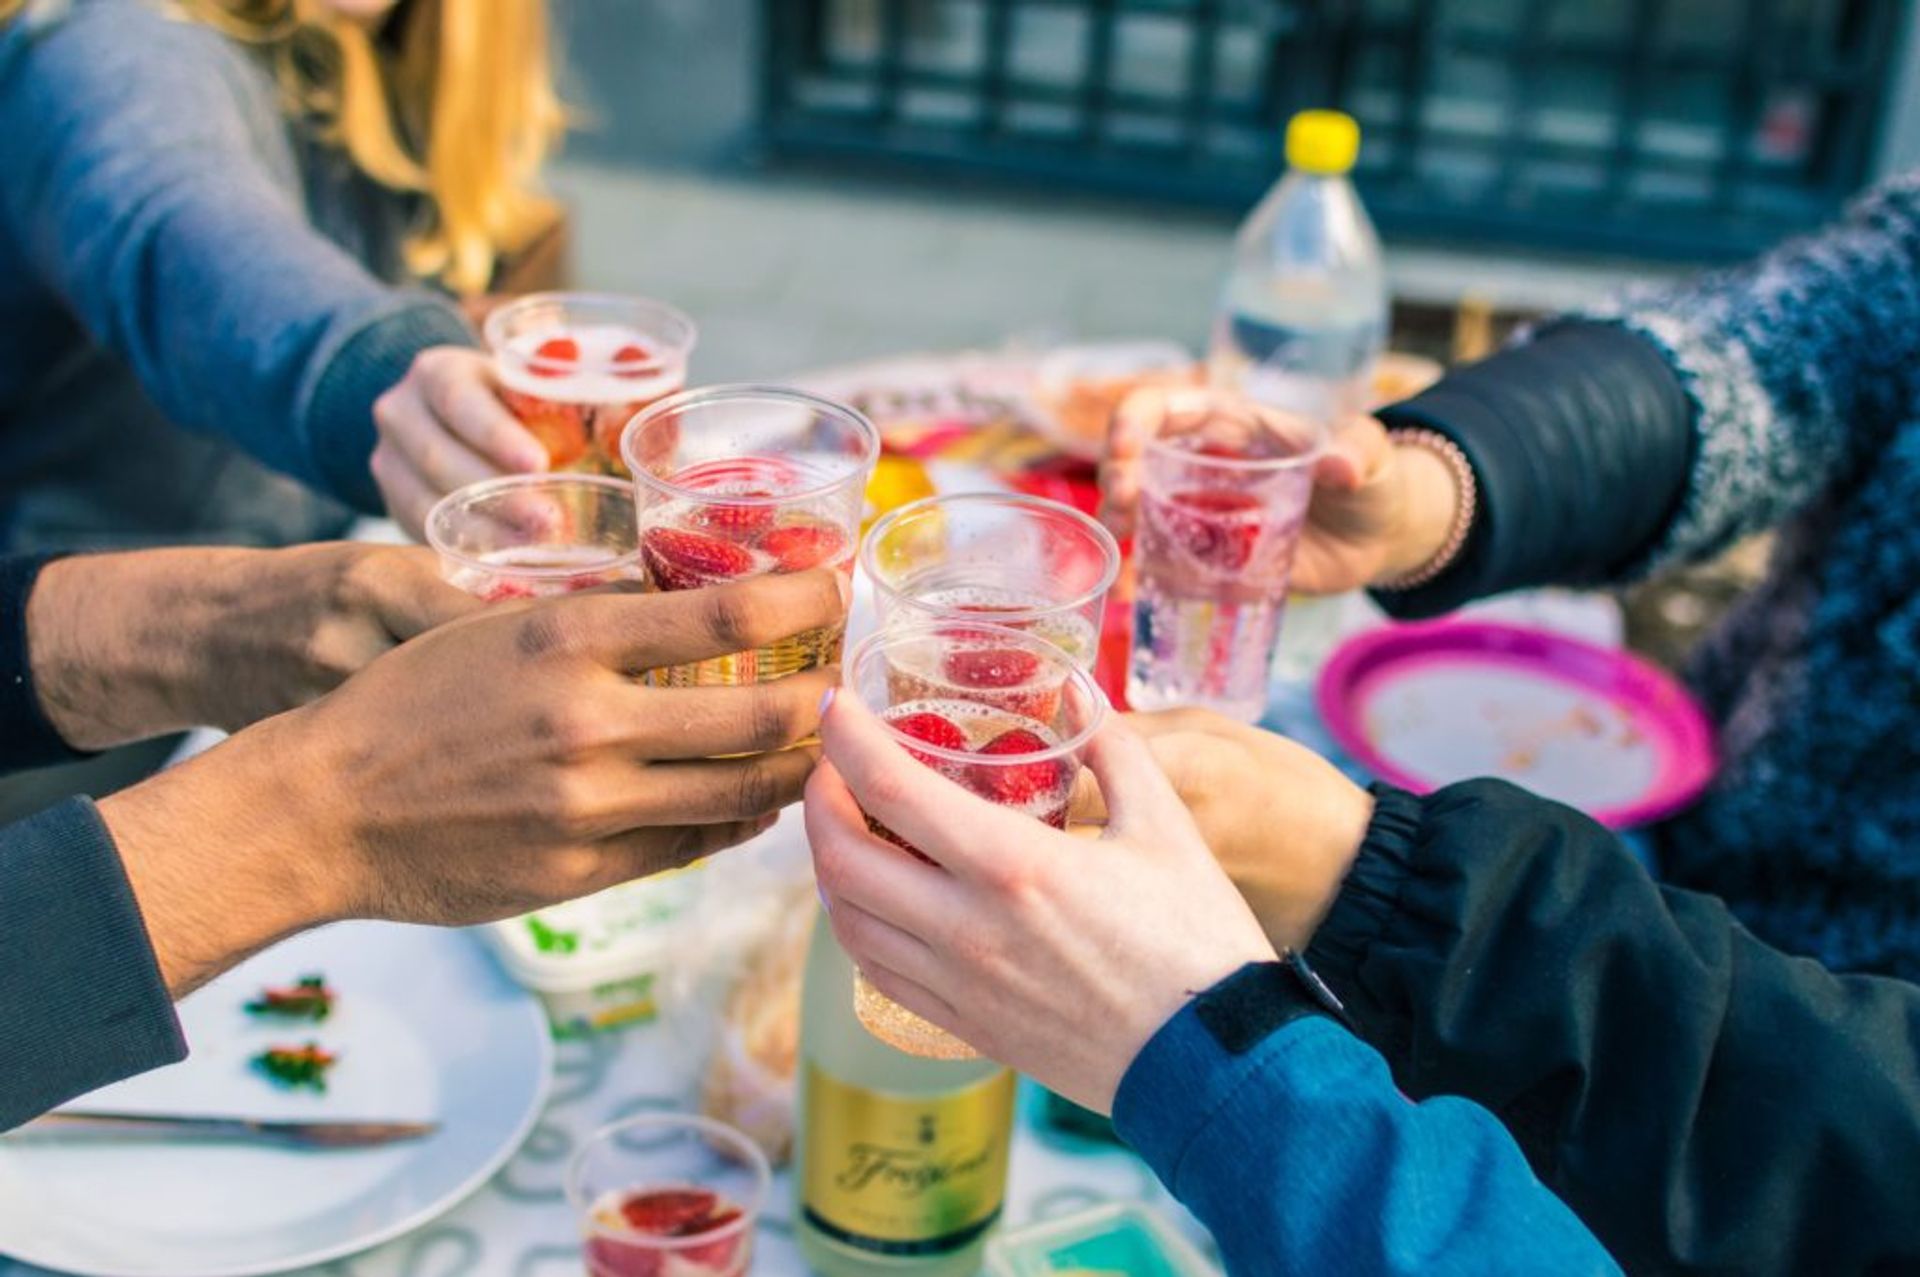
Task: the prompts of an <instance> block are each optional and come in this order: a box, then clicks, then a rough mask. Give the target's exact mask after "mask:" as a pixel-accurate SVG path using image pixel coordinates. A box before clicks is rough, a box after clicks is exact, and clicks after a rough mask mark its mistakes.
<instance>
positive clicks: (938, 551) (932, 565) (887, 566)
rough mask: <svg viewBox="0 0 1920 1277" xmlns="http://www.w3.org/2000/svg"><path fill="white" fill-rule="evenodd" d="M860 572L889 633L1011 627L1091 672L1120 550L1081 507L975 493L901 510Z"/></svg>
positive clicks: (865, 551)
mask: <svg viewBox="0 0 1920 1277" xmlns="http://www.w3.org/2000/svg"><path fill="white" fill-rule="evenodd" d="M860 565H861V567H862V568H863V569H864V570H865V571H866V574H867V579H868V580H869V581H872V582H873V584H874V598H875V603H876V606H877V608H878V611H879V614H880V623H881V625H882V626H885V627H888V628H895V627H903V626H914V625H927V624H936V623H940V622H947V621H979V622H987V623H990V624H994V625H1005V626H1008V627H1010V628H1013V629H1019V630H1026V631H1028V632H1029V633H1032V634H1035V635H1037V636H1039V637H1041V638H1044V639H1046V640H1047V641H1048V642H1050V643H1052V644H1054V645H1055V646H1056V647H1061V648H1064V649H1066V650H1067V651H1068V652H1070V653H1071V654H1072V655H1073V658H1074V659H1075V660H1076V661H1078V662H1079V663H1080V665H1081V666H1082V667H1083V668H1087V669H1091V668H1092V667H1093V663H1094V660H1095V658H1096V657H1097V656H1098V655H1099V652H1100V622H1101V620H1102V619H1103V616H1104V614H1105V611H1106V599H1107V592H1108V590H1110V589H1112V587H1113V582H1114V578H1115V577H1117V576H1118V575H1119V573H1120V547H1119V546H1118V545H1117V544H1115V542H1114V539H1113V534H1112V533H1110V532H1108V531H1107V530H1106V529H1105V528H1103V527H1101V526H1100V525H1099V524H1098V523H1096V522H1094V521H1093V520H1092V519H1089V518H1088V517H1087V516H1086V515H1084V514H1081V513H1080V512H1079V511H1078V510H1075V509H1073V508H1072V507H1071V506H1066V505H1062V504H1060V503H1059V502H1057V501H1047V500H1043V499H1042V498H1039V497H1028V496H1015V495H1011V494H1005V493H993V492H975V493H963V494H957V495H954V496H945V497H929V498H927V499H926V500H924V501H915V502H914V503H913V504H911V505H905V506H901V507H900V508H899V509H898V510H895V511H893V512H892V513H891V514H889V515H887V516H886V517H885V518H883V519H881V520H880V521H879V522H878V523H875V524H874V525H873V527H872V529H871V530H870V531H869V532H868V533H867V538H866V541H865V542H864V543H863V544H862V545H861V547H860Z"/></svg>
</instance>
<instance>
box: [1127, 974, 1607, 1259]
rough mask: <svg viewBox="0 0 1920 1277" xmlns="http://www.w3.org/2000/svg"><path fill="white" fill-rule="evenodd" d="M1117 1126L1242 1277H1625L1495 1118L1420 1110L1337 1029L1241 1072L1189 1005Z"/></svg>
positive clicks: (1298, 1033) (1135, 1076)
mask: <svg viewBox="0 0 1920 1277" xmlns="http://www.w3.org/2000/svg"><path fill="white" fill-rule="evenodd" d="M1113 1116H1114V1122H1115V1125H1116V1127H1117V1129H1118V1130H1119V1132H1120V1135H1121V1138H1123V1139H1124V1140H1126V1142H1127V1143H1128V1144H1129V1145H1130V1146H1131V1147H1132V1148H1133V1149H1134V1150H1135V1151H1136V1152H1138V1153H1139V1154H1140V1155H1141V1156H1142V1157H1143V1158H1145V1159H1146V1161H1147V1163H1148V1164H1149V1165H1150V1166H1152V1167H1153V1170H1154V1173H1155V1174H1157V1175H1158V1176H1159V1177H1160V1179H1161V1180H1162V1182H1164V1183H1165V1184H1166V1185H1167V1187H1168V1189H1169V1190H1170V1191H1172V1193H1173V1194H1174V1196H1175V1197H1177V1198H1179V1199H1180V1200H1181V1201H1182V1202H1183V1203H1185V1204H1186V1206H1187V1207H1188V1208H1189V1209H1190V1210H1192V1211H1193V1212H1194V1214H1196V1215H1197V1216H1199V1218H1200V1220H1201V1222H1202V1223H1204V1224H1205V1225H1206V1226H1207V1227H1208V1229H1210V1230H1211V1231H1212V1233H1213V1235H1214V1238H1215V1240H1217V1241H1218V1242H1219V1243H1220V1248H1221V1251H1222V1253H1223V1254H1224V1255H1225V1257H1226V1260H1227V1270H1228V1271H1229V1272H1230V1273H1233V1274H1235V1275H1236V1277H1238V1275H1240V1274H1247V1275H1249V1277H1252V1275H1256V1274H1257V1275H1260V1277H1265V1275H1267V1274H1274V1273H1283V1272H1298V1273H1340V1274H1342V1275H1343V1277H1402V1275H1405V1277H1411V1275H1412V1274H1420V1275H1421V1277H1461V1275H1464V1274H1476V1275H1483V1274H1514V1275H1515V1277H1521V1275H1524V1277H1548V1275H1552V1277H1560V1275H1562V1274H1567V1275H1573V1274H1603V1273H1617V1272H1618V1271H1619V1269H1618V1268H1617V1267H1616V1266H1615V1265H1614V1263H1613V1261H1612V1260H1611V1259H1609V1258H1608V1256H1607V1253H1606V1251H1605V1250H1603V1249H1602V1248H1601V1246H1600V1244H1599V1243H1598V1242H1596V1241H1595V1240H1594V1239H1593V1237H1592V1236H1591V1234H1589V1233H1588V1232H1587V1230H1586V1229H1585V1228H1584V1227H1582V1226H1581V1224H1580V1222H1579V1221H1578V1220H1577V1219H1575V1218H1574V1215H1573V1213H1572V1212H1571V1211H1570V1210H1568V1209H1567V1208H1566V1206H1565V1205H1563V1204H1562V1203H1561V1202H1560V1201H1559V1199H1557V1198H1555V1197H1554V1196H1553V1195H1552V1194H1551V1193H1549V1192H1548V1191H1547V1190H1546V1189H1545V1188H1543V1187H1542V1186H1541V1185H1540V1183H1539V1181H1538V1180H1536V1179H1535V1178H1534V1177H1533V1174H1532V1172H1531V1171H1529V1170H1528V1169H1527V1164H1526V1161H1525V1159H1524V1158H1523V1157H1522V1156H1521V1154H1520V1150H1519V1149H1518V1148H1517V1147H1515V1146H1514V1143H1513V1141H1512V1140H1511V1139H1510V1138H1508V1136H1507V1133H1506V1131H1505V1130H1504V1129H1503V1128H1502V1127H1501V1126H1500V1124H1499V1123H1498V1122H1496V1121H1494V1119H1493V1117H1492V1116H1491V1115H1490V1114H1488V1113H1487V1112H1486V1111H1485V1110H1484V1109H1481V1108H1479V1107H1477V1106H1475V1105H1473V1104H1470V1103H1468V1102H1467V1101H1465V1100H1457V1099H1434V1100H1428V1101H1426V1102H1425V1103H1422V1104H1415V1103H1413V1102H1412V1101H1410V1100H1408V1099H1406V1098H1404V1097H1403V1096H1402V1095H1401V1094H1400V1093H1399V1092H1398V1091H1397V1090H1395V1089H1394V1085H1393V1079H1392V1077H1391V1076H1390V1075H1389V1074H1388V1072H1387V1066H1386V1064H1385V1062H1384V1061H1383V1060H1382V1059H1381V1058H1380V1056H1379V1055H1378V1054H1376V1053H1375V1052H1374V1051H1373V1049H1372V1048H1371V1047H1368V1046H1367V1045H1365V1044H1364V1043H1362V1042H1361V1041H1359V1039H1357V1038H1355V1037H1353V1036H1352V1035H1351V1034H1349V1033H1348V1032H1346V1031H1345V1030H1344V1029H1342V1028H1340V1027H1339V1026H1338V1025H1337V1024H1335V1023H1334V1022H1333V1021H1331V1020H1328V1019H1326V1018H1324V1017H1320V1016H1309V1017H1306V1018H1303V1019H1297V1020H1294V1021H1293V1022H1292V1023H1290V1024H1288V1025H1286V1026H1285V1027H1283V1028H1281V1029H1280V1030H1279V1031H1277V1032H1275V1033H1273V1034H1271V1035H1270V1036H1268V1037H1267V1038H1266V1039H1265V1040H1264V1041H1262V1042H1260V1043H1259V1044H1258V1045H1256V1046H1254V1047H1253V1048H1252V1049H1251V1050H1249V1051H1247V1052H1246V1053H1245V1054H1242V1055H1233V1054H1230V1053H1229V1052H1228V1051H1227V1050H1226V1049H1225V1048H1223V1047H1222V1046H1221V1045H1220V1044H1219V1042H1218V1041H1216V1040H1215V1038H1214V1037H1213V1035H1212V1034H1211V1033H1209V1032H1208V1030H1207V1029H1206V1027H1205V1026H1204V1025H1203V1024H1202V1023H1201V1021H1200V1018H1199V1016H1198V1015H1197V1014H1196V1012H1195V1009H1194V1007H1193V1006H1191V1005H1189V1006H1188V1007H1186V1008H1185V1009H1183V1010H1182V1011H1181V1012H1180V1013H1179V1014H1178V1015H1176V1016H1174V1017H1173V1019H1172V1020H1170V1021H1168V1022H1167V1024H1166V1025H1165V1026H1164V1027H1162V1028H1161V1030H1160V1032H1159V1033H1158V1034H1156V1035H1155V1036H1154V1037H1153V1039H1152V1040H1151V1041H1149V1042H1148V1043H1147V1045H1146V1047H1145V1049H1143V1050H1142V1051H1141V1053H1140V1055H1139V1057H1138V1058H1137V1059H1136V1060H1134V1062H1133V1065H1132V1067H1131V1068H1129V1069H1128V1071H1127V1074H1126V1076H1125V1077H1124V1078H1123V1079H1122V1080H1121V1083H1120V1092H1119V1094H1118V1096H1117V1097H1116V1098H1115V1100H1114V1111H1113Z"/></svg>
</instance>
